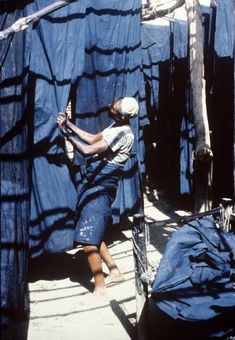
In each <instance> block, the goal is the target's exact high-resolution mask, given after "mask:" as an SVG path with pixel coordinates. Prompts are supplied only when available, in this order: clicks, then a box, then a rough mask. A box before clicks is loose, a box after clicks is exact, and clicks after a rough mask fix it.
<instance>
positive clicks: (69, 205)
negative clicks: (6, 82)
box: [30, 0, 86, 257]
mask: <svg viewBox="0 0 235 340" xmlns="http://www.w3.org/2000/svg"><path fill="white" fill-rule="evenodd" d="M85 2H86V1H84V0H82V1H75V2H72V3H71V4H69V5H67V6H65V7H63V8H61V9H59V10H56V11H54V12H52V13H51V14H50V15H47V16H45V17H44V18H42V19H41V20H40V21H39V22H38V23H37V24H36V25H35V26H34V29H33V31H32V43H31V59H30V72H31V79H30V87H31V91H32V95H33V93H34V103H33V106H34V138H33V148H32V155H33V168H32V194H31V211H30V253H31V257H36V256H39V255H40V254H42V253H44V252H59V251H63V250H65V249H70V248H71V247H72V245H73V234H74V223H73V217H74V216H73V215H74V211H75V206H76V199H77V193H76V189H75V187H74V185H73V181H72V179H71V176H70V171H69V160H68V158H67V157H66V156H65V149H64V143H63V142H64V140H63V138H62V137H61V135H60V132H59V129H58V128H57V125H56V117H57V113H58V112H60V111H63V112H64V111H65V109H66V107H67V104H68V101H69V94H70V90H71V84H72V83H73V82H75V81H77V79H78V77H79V76H80V75H81V74H82V71H83V64H84V43H85V20H84V12H85ZM50 3H51V1H48V0H38V1H35V3H34V4H35V11H36V10H39V9H41V8H43V7H45V6H47V5H48V4H50Z"/></svg>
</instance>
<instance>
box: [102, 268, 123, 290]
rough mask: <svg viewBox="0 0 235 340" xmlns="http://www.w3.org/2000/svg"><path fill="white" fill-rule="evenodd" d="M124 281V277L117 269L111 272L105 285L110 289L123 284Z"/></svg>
mask: <svg viewBox="0 0 235 340" xmlns="http://www.w3.org/2000/svg"><path fill="white" fill-rule="evenodd" d="M124 280H125V277H124V275H123V274H122V273H121V272H120V271H119V269H117V268H115V269H113V270H111V271H110V273H109V275H108V276H107V277H106V279H105V284H106V286H107V287H108V286H112V285H115V284H117V283H120V282H123V281H124Z"/></svg>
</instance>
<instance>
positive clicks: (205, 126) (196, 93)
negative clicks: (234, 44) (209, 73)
mask: <svg viewBox="0 0 235 340" xmlns="http://www.w3.org/2000/svg"><path fill="white" fill-rule="evenodd" d="M185 6H186V11H187V16H188V25H189V68H190V82H191V99H192V111H193V118H194V125H195V148H194V151H193V160H194V188H195V207H194V210H195V212H202V211H206V210H208V209H210V202H209V197H208V196H209V189H210V186H211V164H212V162H211V160H212V157H213V153H212V150H211V143H210V130H209V123H208V117H207V107H206V86H205V77H204V55H203V50H204V49H203V27H202V15H201V9H200V4H199V1H198V0H186V1H185Z"/></svg>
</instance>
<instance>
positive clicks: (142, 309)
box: [132, 214, 148, 340]
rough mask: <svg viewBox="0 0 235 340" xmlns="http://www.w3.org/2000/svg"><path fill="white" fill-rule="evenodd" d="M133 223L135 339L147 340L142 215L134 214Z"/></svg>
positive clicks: (145, 252) (146, 293)
mask: <svg viewBox="0 0 235 340" xmlns="http://www.w3.org/2000/svg"><path fill="white" fill-rule="evenodd" d="M133 224H134V227H133V230H132V237H133V254H134V266H135V287H136V329H137V339H138V340H147V330H148V327H147V323H148V284H147V283H146V282H143V280H142V275H143V274H144V273H145V272H146V271H147V251H146V234H145V222H144V216H143V215H140V214H136V215H134V219H133Z"/></svg>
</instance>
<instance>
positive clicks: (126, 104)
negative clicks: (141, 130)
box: [120, 97, 139, 118]
mask: <svg viewBox="0 0 235 340" xmlns="http://www.w3.org/2000/svg"><path fill="white" fill-rule="evenodd" d="M138 111H139V104H138V102H137V100H136V99H135V98H133V97H124V98H123V99H121V103H120V113H121V114H122V115H123V116H124V117H128V118H133V117H135V116H136V115H137V113H138Z"/></svg>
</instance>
